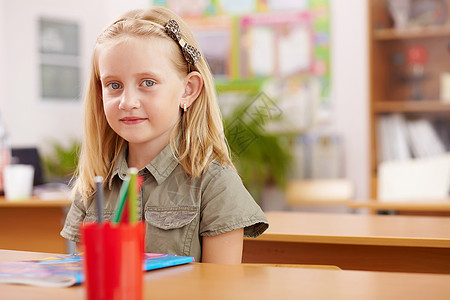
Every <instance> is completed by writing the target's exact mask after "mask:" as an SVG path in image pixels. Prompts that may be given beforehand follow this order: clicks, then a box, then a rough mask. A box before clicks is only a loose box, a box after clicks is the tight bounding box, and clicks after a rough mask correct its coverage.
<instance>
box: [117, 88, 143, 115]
mask: <svg viewBox="0 0 450 300" xmlns="http://www.w3.org/2000/svg"><path fill="white" fill-rule="evenodd" d="M139 107H140V101H139V97H138V94H137V93H136V92H134V91H132V90H130V89H128V90H125V91H124V93H123V94H122V98H121V99H120V103H119V109H121V110H125V111H128V110H132V109H136V108H139Z"/></svg>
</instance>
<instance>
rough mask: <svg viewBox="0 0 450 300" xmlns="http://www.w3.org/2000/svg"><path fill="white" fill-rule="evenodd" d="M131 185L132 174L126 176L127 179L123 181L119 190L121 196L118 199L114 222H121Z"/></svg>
mask: <svg viewBox="0 0 450 300" xmlns="http://www.w3.org/2000/svg"><path fill="white" fill-rule="evenodd" d="M129 185H130V176H129V175H127V176H126V177H125V180H124V181H123V183H122V187H121V188H120V191H119V197H118V199H117V207H116V211H115V212H114V218H113V222H114V223H119V222H120V219H121V218H122V215H123V209H124V207H125V202H126V199H127V194H128V187H129Z"/></svg>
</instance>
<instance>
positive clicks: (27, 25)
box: [2, 0, 105, 150]
mask: <svg viewBox="0 0 450 300" xmlns="http://www.w3.org/2000/svg"><path fill="white" fill-rule="evenodd" d="M101 4H102V3H101V2H98V1H89V0H79V1H70V0H38V1H32V0H5V16H4V22H5V24H6V28H4V29H6V30H4V32H3V34H4V35H5V39H6V40H7V41H8V44H7V47H6V49H5V53H4V56H5V57H6V63H5V66H6V71H5V74H6V76H5V77H6V80H5V91H4V98H3V99H2V102H4V103H2V107H3V110H4V111H5V112H4V114H5V119H6V122H7V124H8V127H9V130H10V135H11V141H12V144H13V146H27V145H38V147H39V148H41V149H44V150H45V149H46V148H48V147H45V145H46V144H48V142H49V141H54V140H57V141H60V142H63V143H64V142H65V141H70V140H71V139H74V138H78V139H79V138H80V137H81V133H82V115H81V113H82V112H81V110H82V105H81V103H82V101H81V100H78V101H69V102H54V101H51V102H50V101H42V100H41V99H40V89H39V83H40V81H39V79H38V74H39V48H38V21H39V18H40V17H47V18H54V19H61V20H71V21H76V22H78V23H79V24H80V37H81V39H80V51H81V56H80V57H81V72H82V74H83V75H84V76H82V78H81V80H82V83H83V84H84V82H85V80H86V77H87V76H86V75H87V69H88V68H87V66H88V61H89V56H90V52H91V48H92V45H93V41H94V40H95V37H96V35H97V34H98V32H99V30H100V29H101V28H102V26H104V23H105V21H104V20H103V18H102V16H101V15H100V16H99V15H98V12H99V11H101V9H102V5H101ZM80 98H81V95H80Z"/></svg>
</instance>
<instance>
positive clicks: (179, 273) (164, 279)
mask: <svg viewBox="0 0 450 300" xmlns="http://www.w3.org/2000/svg"><path fill="white" fill-rule="evenodd" d="M49 255H50V254H46V253H31V252H17V251H2V250H0V262H6V261H16V260H25V259H33V258H43V257H48V256H49ZM449 282H450V275H437V274H407V273H383V272H361V271H339V270H327V269H306V268H277V267H267V266H249V265H237V266H236V265H235V266H232V265H217V264H198V263H193V264H188V265H183V266H177V267H172V268H167V269H161V270H155V271H150V272H147V273H146V274H145V275H144V297H143V298H144V299H177V300H178V299H218V300H221V299H226V300H228V299H248V300H252V299H258V300H264V299H270V300H273V299H336V300H340V299H342V300H353V299H357V300H360V299H364V300H379V299H383V300H390V299H402V298H404V299H408V300H416V299H420V300H422V299H433V300H441V299H442V300H444V299H445V300H447V299H450V284H449ZM0 295H1V297H2V298H5V299H11V300H14V299H35V300H39V299H45V300H52V299H64V300H72V299H85V290H84V285H81V286H76V287H70V288H42V287H33V286H23V285H11V284H0Z"/></svg>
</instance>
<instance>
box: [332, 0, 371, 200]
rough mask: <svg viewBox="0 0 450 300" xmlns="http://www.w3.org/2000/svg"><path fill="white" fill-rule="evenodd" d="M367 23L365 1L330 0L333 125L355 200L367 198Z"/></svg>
mask: <svg viewBox="0 0 450 300" xmlns="http://www.w3.org/2000/svg"><path fill="white" fill-rule="evenodd" d="M367 22H368V11H367V1H361V0H346V1H345V4H344V3H343V1H340V0H332V1H331V30H332V32H331V36H332V38H331V49H332V56H331V60H332V72H331V73H332V75H331V78H332V79H331V80H332V99H331V100H332V105H333V119H334V121H333V124H334V126H333V127H334V131H336V132H339V133H341V134H342V136H343V138H344V149H345V170H346V175H347V177H348V178H350V179H352V180H353V181H354V182H355V184H356V188H357V191H356V192H357V194H356V198H357V199H358V200H367V199H368V197H369V170H370V169H369V168H370V167H369V136H368V135H369V128H368V126H369V114H368V112H369V98H368V97H369V92H368V91H369V87H368V74H369V66H368V45H367V43H368V30H367Z"/></svg>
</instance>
